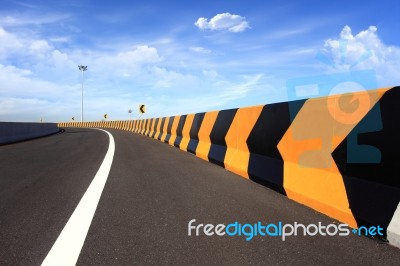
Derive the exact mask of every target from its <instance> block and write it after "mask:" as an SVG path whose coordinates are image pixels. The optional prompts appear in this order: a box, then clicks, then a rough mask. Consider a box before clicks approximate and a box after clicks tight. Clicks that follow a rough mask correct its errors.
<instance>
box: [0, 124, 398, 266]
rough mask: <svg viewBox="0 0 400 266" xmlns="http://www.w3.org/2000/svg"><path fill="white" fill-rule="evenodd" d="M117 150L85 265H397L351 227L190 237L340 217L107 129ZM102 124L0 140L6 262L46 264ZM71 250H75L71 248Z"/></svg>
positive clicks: (393, 252)
mask: <svg viewBox="0 0 400 266" xmlns="http://www.w3.org/2000/svg"><path fill="white" fill-rule="evenodd" d="M107 131H108V132H110V133H111V134H112V136H113V137H114V141H115V154H114V158H113V161H112V166H111V170H110V172H109V175H108V179H107V181H106V183H105V186H104V190H103V191H102V194H101V198H100V200H99V202H98V205H97V209H96V211H95V213H94V216H93V220H92V221H91V224H90V228H89V231H88V232H87V235H86V237H84V238H83V239H85V240H84V244H83V247H82V249H81V251H80V254H79V257H78V258H77V259H78V260H77V265H143V264H146V265H148V264H150V265H160V264H162V265H165V264H168V265H183V264H191V265H192V264H196V265H204V264H209V265H221V264H223V265H241V264H245V265H247V264H256V265H265V264H274V265H275V264H308V265H310V264H315V265H321V264H330V265H333V264H343V265H359V264H368V265H376V264H384V265H398V263H399V261H400V250H399V249H397V248H394V247H392V246H389V245H388V244H386V243H383V242H381V241H378V240H374V239H369V238H367V237H360V236H357V235H354V234H350V235H349V236H345V237H344V236H325V237H323V236H313V237H312V236H297V237H294V236H292V237H287V238H286V240H285V241H282V239H281V238H280V237H271V236H264V237H262V236H255V237H254V238H253V239H252V240H251V241H246V239H245V237H244V236H235V237H229V236H226V235H225V236H216V235H214V236H206V235H204V233H202V234H201V235H200V236H194V235H193V234H195V230H193V231H192V236H188V222H189V221H190V220H192V219H196V222H194V223H193V225H194V226H195V225H198V224H200V223H203V224H207V223H211V224H214V225H217V224H225V225H226V224H229V223H233V222H235V221H238V222H240V223H243V224H244V223H253V224H254V223H257V222H258V221H261V222H262V223H278V222H280V221H281V222H282V223H283V224H285V223H291V224H293V223H294V222H298V223H302V224H305V225H308V224H312V223H314V224H318V222H321V223H322V224H331V223H336V224H337V223H338V222H336V221H334V220H332V219H330V218H329V217H326V216H324V215H322V214H319V213H317V212H315V211H313V210H311V209H309V208H307V207H304V206H301V205H299V204H297V203H295V202H292V201H290V200H288V199H287V198H286V197H284V196H282V195H280V194H278V193H276V192H274V191H271V190H269V189H268V188H266V187H263V186H261V185H259V184H257V183H254V182H251V181H249V180H246V179H243V178H242V177H239V176H237V175H235V174H232V173H230V172H228V171H226V170H225V169H223V168H221V167H219V166H216V165H213V164H210V163H208V162H205V161H203V160H201V159H199V158H197V157H195V156H194V155H192V154H190V153H185V152H182V151H180V150H179V149H177V148H174V147H171V146H169V145H166V144H162V143H160V142H159V141H156V140H153V139H151V138H148V137H145V136H142V135H137V134H132V133H130V132H125V131H118V130H107ZM108 147H109V137H108V135H107V134H106V133H105V132H102V131H100V130H96V129H81V128H80V129H66V131H65V132H63V133H60V134H57V135H53V136H50V137H46V138H40V139H36V140H31V141H26V142H21V143H17V144H12V145H5V146H0V162H1V171H0V265H40V264H41V263H42V262H43V260H44V259H45V258H46V256H47V254H48V253H49V251H50V249H51V248H52V246H53V245H54V243H55V242H56V240H57V239H58V238H59V236H60V233H61V231H62V230H63V228H64V226H65V225H66V224H67V222H68V220H69V219H70V217H71V215H72V214H73V212H74V210H75V208H76V206H77V205H78V203H79V202H80V200H81V198H82V197H83V195H84V194H85V191H86V190H87V189H88V187H89V185H90V184H91V182H92V180H93V178H94V176H95V175H96V173H97V171H98V170H99V167H100V165H101V164H102V162H103V159H104V157H105V155H106V153H107V151H108ZM65 252H66V253H67V254H68V252H70V250H68V249H66V250H65Z"/></svg>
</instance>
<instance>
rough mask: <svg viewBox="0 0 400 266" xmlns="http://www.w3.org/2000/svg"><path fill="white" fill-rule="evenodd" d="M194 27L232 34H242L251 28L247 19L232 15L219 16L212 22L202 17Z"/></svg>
mask: <svg viewBox="0 0 400 266" xmlns="http://www.w3.org/2000/svg"><path fill="white" fill-rule="evenodd" d="M194 25H196V26H197V27H198V28H199V29H201V30H228V31H230V32H241V31H245V30H246V29H249V28H250V26H249V23H248V22H247V21H246V18H245V17H242V16H239V15H234V14H230V13H222V14H217V15H215V16H214V17H213V18H211V19H210V20H208V18H203V17H201V18H199V19H197V21H196V22H195V23H194Z"/></svg>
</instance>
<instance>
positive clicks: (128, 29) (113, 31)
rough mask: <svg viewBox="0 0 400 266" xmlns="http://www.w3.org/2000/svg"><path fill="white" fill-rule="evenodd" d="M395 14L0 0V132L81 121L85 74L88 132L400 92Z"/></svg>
mask: <svg viewBox="0 0 400 266" xmlns="http://www.w3.org/2000/svg"><path fill="white" fill-rule="evenodd" d="M399 13H400V4H399V2H398V1H379V2H377V3H368V2H365V1H330V2H329V1H251V0H250V1H243V0H242V1H237V0H220V1H215V0H214V1H208V0H203V1H183V0H182V1H151V0H150V1H134V0H132V1H99V0H98V1H89V0H80V1H75V0H74V1H68V0H65V1H50V0H48V1H40V0H36V1H29V0H21V1H19V0H18V1H14V0H2V3H1V6H0V121H39V120H40V119H43V120H44V121H51V122H58V121H70V120H71V118H72V117H75V118H76V119H77V120H79V119H80V108H81V73H80V72H79V70H78V65H80V64H84V65H87V66H88V71H87V72H85V83H84V119H85V120H86V121H89V120H90V121H96V120H101V119H102V116H103V115H104V114H105V113H107V114H108V116H109V119H111V120H117V119H118V120H120V119H128V118H129V114H128V110H129V109H132V110H133V111H134V112H133V114H132V118H137V117H138V116H139V114H138V111H137V108H138V105H139V104H142V103H143V104H146V106H147V111H148V112H147V113H146V114H145V117H159V116H169V115H179V114H187V113H194V112H201V111H210V110H221V109H228V108H235V107H244V106H251V105H258V104H267V103H272V102H279V101H287V100H288V99H290V98H289V97H288V88H287V82H288V80H291V79H294V78H302V77H312V76H316V75H331V74H334V73H343V72H349V71H359V70H373V71H374V72H373V73H374V78H375V79H376V86H377V87H386V86H394V85H399V84H400V71H399V69H400V38H398V36H400V32H399V31H400V30H399V29H400V20H399V19H398V16H399ZM343 44H345V47H346V49H345V50H343V47H344V46H343ZM321 54H322V55H323V56H324V58H326V59H327V60H328V61H330V63H329V64H328V63H326V62H325V61H321V60H320V59H318V58H317V55H321ZM363 55H364V57H365V58H364V60H362V61H361V62H360V63H359V64H356V65H355V66H353V63H354V62H357V60H358V59H359V58H360V57H362V56H363ZM365 55H367V56H365ZM350 87H351V86H350ZM372 87H373V86H371V87H364V89H372ZM361 89H363V88H361ZM348 90H349V91H350V90H352V88H348ZM309 94H310V95H308V92H307V91H303V92H302V95H303V96H304V97H308V96H311V95H312V93H311V92H310V93H309ZM314 96H315V95H314Z"/></svg>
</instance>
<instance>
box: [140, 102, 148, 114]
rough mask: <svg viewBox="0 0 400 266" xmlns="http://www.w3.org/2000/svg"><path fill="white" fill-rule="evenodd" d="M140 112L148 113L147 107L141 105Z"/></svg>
mask: <svg viewBox="0 0 400 266" xmlns="http://www.w3.org/2000/svg"><path fill="white" fill-rule="evenodd" d="M139 112H140V113H141V114H144V113H146V106H145V105H144V104H141V105H139Z"/></svg>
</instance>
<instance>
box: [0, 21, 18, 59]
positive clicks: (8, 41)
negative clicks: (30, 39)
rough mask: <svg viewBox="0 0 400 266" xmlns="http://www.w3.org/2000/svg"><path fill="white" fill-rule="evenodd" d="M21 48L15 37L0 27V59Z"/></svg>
mask: <svg viewBox="0 0 400 266" xmlns="http://www.w3.org/2000/svg"><path fill="white" fill-rule="evenodd" d="M22 47H23V44H22V42H21V41H20V40H19V39H18V37H17V36H15V35H14V34H11V33H9V32H7V31H6V30H5V29H4V28H2V27H1V26H0V58H4V57H7V56H8V54H10V53H11V52H13V51H15V50H17V49H20V48H22Z"/></svg>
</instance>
